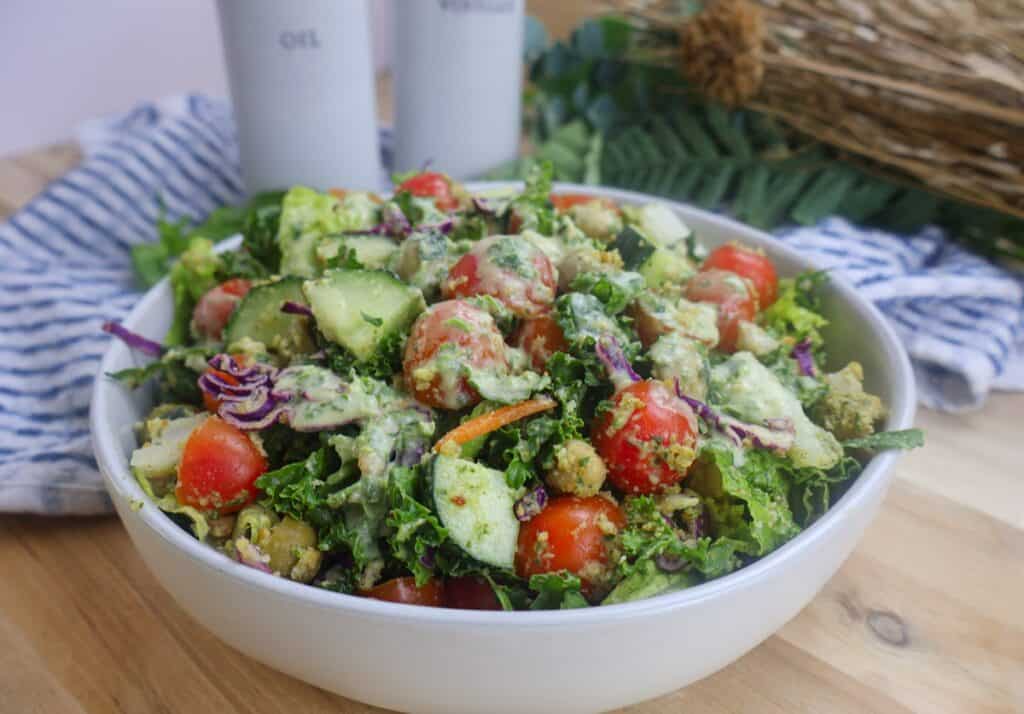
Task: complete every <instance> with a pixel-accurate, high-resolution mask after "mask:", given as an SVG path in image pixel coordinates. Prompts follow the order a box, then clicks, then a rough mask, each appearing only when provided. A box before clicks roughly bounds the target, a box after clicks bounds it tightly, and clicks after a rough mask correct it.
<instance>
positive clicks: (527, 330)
mask: <svg viewBox="0 0 1024 714" xmlns="http://www.w3.org/2000/svg"><path fill="white" fill-rule="evenodd" d="M512 343H513V344H514V345H515V346H516V347H518V348H520V349H521V350H523V352H525V353H526V356H527V357H529V358H530V363H531V364H532V365H533V368H534V369H535V370H537V371H538V372H543V371H544V366H545V365H546V364H547V363H548V360H549V359H551V355H553V354H554V353H555V352H567V351H568V350H569V345H568V343H567V342H566V341H565V334H564V333H563V332H562V328H561V327H559V326H558V321H557V320H555V318H554V316H553V315H552V314H551V313H547V314H545V315H541V316H540V317H534V318H532V319H529V320H523V322H522V324H520V325H519V329H518V330H516V334H515V337H514V338H513V342H512Z"/></svg>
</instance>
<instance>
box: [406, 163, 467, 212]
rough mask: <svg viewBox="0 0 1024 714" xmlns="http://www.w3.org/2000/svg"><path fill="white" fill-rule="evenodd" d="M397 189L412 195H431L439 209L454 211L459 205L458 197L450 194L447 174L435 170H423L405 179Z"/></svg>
mask: <svg viewBox="0 0 1024 714" xmlns="http://www.w3.org/2000/svg"><path fill="white" fill-rule="evenodd" d="M395 190H396V192H397V191H408V192H409V193H411V194H412V195H413V196H418V197H420V198H427V197H430V196H433V197H434V198H435V199H436V200H435V201H434V205H435V206H437V209H438V210H439V211H454V210H455V209H456V208H458V207H459V199H457V198H455V196H453V195H452V182H451V179H449V178H448V177H447V176H445V175H444V174H442V173H438V172H436V171H424V172H423V173H419V174H416V175H415V176H412V177H411V178H408V179H406V180H405V181H403V182H402V183H401V184H399V186H398V188H397V189H395Z"/></svg>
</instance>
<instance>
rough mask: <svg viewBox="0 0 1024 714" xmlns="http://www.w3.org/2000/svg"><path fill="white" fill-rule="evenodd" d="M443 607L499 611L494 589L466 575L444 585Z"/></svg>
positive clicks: (450, 579)
mask: <svg viewBox="0 0 1024 714" xmlns="http://www.w3.org/2000/svg"><path fill="white" fill-rule="evenodd" d="M444 606H445V607H450V608H454V609H457V610H501V609H502V607H501V603H500V602H498V596H497V595H495V594H494V588H492V587H491V584H490V583H488V582H487V581H486V580H484V579H483V578H475V577H473V576H471V575H467V576H465V577H462V578H448V579H447V580H446V581H445V583H444Z"/></svg>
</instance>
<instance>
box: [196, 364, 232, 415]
mask: <svg viewBox="0 0 1024 714" xmlns="http://www.w3.org/2000/svg"><path fill="white" fill-rule="evenodd" d="M206 371H207V372H209V373H210V374H213V375H215V376H217V377H220V378H221V379H222V380H224V381H225V382H227V383H228V384H238V380H237V379H235V378H234V377H232V376H231V375H230V374H228V373H227V372H222V371H221V370H219V369H213V368H210V369H208V370H206ZM203 406H204V407H206V411H208V412H210V413H212V414H216V413H217V410H218V409H220V400H219V399H217V398H216V397H215V396H213V395H212V394H208V393H207V392H203Z"/></svg>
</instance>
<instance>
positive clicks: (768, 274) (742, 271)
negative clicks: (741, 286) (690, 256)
mask: <svg viewBox="0 0 1024 714" xmlns="http://www.w3.org/2000/svg"><path fill="white" fill-rule="evenodd" d="M700 269H701V270H713V269H717V270H728V271H729V272H730V273H736V274H737V275H739V276H740V277H743V278H746V279H747V280H749V281H750V282H751V283H752V284H753V285H754V293H755V294H756V295H757V308H758V309H759V310H764V309H765V308H766V307H768V306H769V305H771V304H772V303H773V302H775V298H776V296H777V295H778V292H779V276H778V275H777V274H776V273H775V265H774V264H773V263H772V261H771V260H770V259H769V258H768V256H766V255H765V254H764V253H763V252H761V251H759V250H756V249H754V248H750V247H748V246H745V245H740V244H739V243H726V244H725V245H721V246H718V247H717V248H715V249H714V250H713V251H711V253H710V254H709V255H708V257H707V258H706V259H705V260H704V263H703V265H701V268H700Z"/></svg>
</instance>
